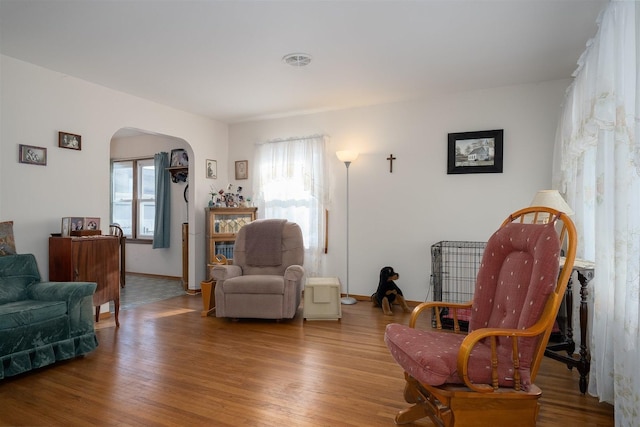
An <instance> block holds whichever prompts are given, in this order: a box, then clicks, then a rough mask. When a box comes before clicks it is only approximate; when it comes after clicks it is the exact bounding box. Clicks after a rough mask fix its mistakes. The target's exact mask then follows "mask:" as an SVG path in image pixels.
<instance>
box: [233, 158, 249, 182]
mask: <svg viewBox="0 0 640 427" xmlns="http://www.w3.org/2000/svg"><path fill="white" fill-rule="evenodd" d="M247 178H249V160H237V161H236V179H247Z"/></svg>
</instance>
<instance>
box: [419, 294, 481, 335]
mask: <svg viewBox="0 0 640 427" xmlns="http://www.w3.org/2000/svg"><path fill="white" fill-rule="evenodd" d="M471 305H472V303H471V301H470V302H466V303H454V302H446V301H427V302H423V303H421V304H418V305H417V306H416V307H415V308H414V309H413V311H412V312H411V318H410V319H409V327H411V328H415V327H416V323H417V321H418V319H419V318H420V315H421V314H422V313H424V312H425V310H427V313H429V312H430V311H429V309H433V310H432V311H431V312H432V313H435V315H436V327H437V329H442V322H441V319H440V313H441V311H442V309H443V308H448V309H450V310H453V316H454V319H453V320H454V330H455V331H456V332H460V326H459V325H458V316H457V310H460V309H470V308H471Z"/></svg>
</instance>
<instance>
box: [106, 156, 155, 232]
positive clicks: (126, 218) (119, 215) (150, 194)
mask: <svg viewBox="0 0 640 427" xmlns="http://www.w3.org/2000/svg"><path fill="white" fill-rule="evenodd" d="M155 175H156V174H155V167H154V162H153V159H152V158H149V159H136V160H115V161H113V162H112V167H111V223H116V224H119V225H120V227H121V228H122V230H123V231H124V234H125V236H127V237H129V238H131V239H140V240H148V241H152V240H153V231H154V218H155V212H156V199H155V194H156V177H155Z"/></svg>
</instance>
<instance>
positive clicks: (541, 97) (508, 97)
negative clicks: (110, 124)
mask: <svg viewBox="0 0 640 427" xmlns="http://www.w3.org/2000/svg"><path fill="white" fill-rule="evenodd" d="M568 84H569V81H568V80H562V81H554V82H547V83H543V84H535V85H526V86H516V87H504V88H497V89H492V90H485V91H479V92H472V93H459V94H451V95H449V96H443V97H439V98H433V99H428V100H423V101H415V102H404V103H398V104H390V105H381V106H374V107H369V108H359V109H352V110H346V111H344V110H343V111H336V112H327V113H321V114H313V115H306V116H299V117H293V118H283V119H276V120H267V121H256V122H248V123H240V124H235V125H231V126H230V129H229V167H231V165H232V164H233V162H234V161H235V160H244V159H248V160H249V162H250V166H251V164H252V160H253V151H254V146H255V145H254V144H255V143H257V142H261V141H266V140H269V139H274V138H286V137H292V136H305V135H311V134H317V133H324V134H327V135H329V136H330V137H331V143H330V147H329V159H330V162H331V170H330V171H329V173H330V174H331V177H332V180H333V191H332V201H333V203H332V207H331V211H330V220H329V251H328V254H327V255H326V259H325V275H329V276H339V277H340V278H341V280H342V281H343V284H344V282H345V279H346V262H345V260H346V250H345V235H346V225H345V223H346V221H345V217H346V212H345V205H346V203H345V198H346V197H345V196H346V195H345V193H346V189H345V187H346V186H345V174H346V173H345V167H344V164H342V163H340V162H339V161H338V160H337V158H336V157H335V154H334V153H335V151H337V150H342V149H355V150H357V151H359V152H360V157H359V158H358V159H357V161H355V162H354V163H352V165H351V167H350V168H349V180H350V199H351V201H350V218H351V221H350V232H351V233H350V234H351V239H350V241H349V245H350V270H349V271H350V272H349V279H350V292H351V293H352V294H355V295H371V294H372V293H373V292H374V291H375V290H376V286H377V281H378V274H379V271H380V269H381V268H382V267H384V266H386V265H391V266H393V267H394V268H395V269H396V270H397V271H399V272H400V280H399V281H398V282H397V283H398V285H399V286H400V287H401V288H402V289H403V291H404V293H405V296H407V297H408V298H409V299H411V300H417V301H422V300H425V298H427V296H428V295H427V293H428V292H429V290H430V288H429V276H430V274H431V260H430V247H431V245H432V244H434V243H436V242H439V241H442V240H469V241H486V240H487V239H488V237H489V235H490V234H491V233H492V232H493V231H495V230H496V229H497V227H498V226H499V225H500V223H501V222H502V220H503V219H504V218H505V217H506V216H507V215H508V214H509V213H510V212H512V211H514V210H516V209H519V208H521V207H525V206H528V205H529V203H530V202H531V199H532V198H533V195H534V193H535V192H536V191H537V190H539V189H544V188H549V186H550V183H551V163H552V151H553V141H554V136H555V129H556V122H557V117H558V115H559V112H560V106H561V103H562V100H563V97H564V92H565V89H566V87H567V86H568ZM492 129H504V172H503V173H501V174H467V175H447V173H446V169H447V134H448V133H450V132H468V131H479V130H492ZM391 153H392V154H393V155H394V156H395V157H396V158H397V160H395V161H394V164H393V173H389V162H388V161H387V160H386V158H387V157H388V156H389V154H391ZM250 181H251V180H249V182H243V183H244V185H245V188H246V193H245V194H246V195H251V189H252V186H251V182H250Z"/></svg>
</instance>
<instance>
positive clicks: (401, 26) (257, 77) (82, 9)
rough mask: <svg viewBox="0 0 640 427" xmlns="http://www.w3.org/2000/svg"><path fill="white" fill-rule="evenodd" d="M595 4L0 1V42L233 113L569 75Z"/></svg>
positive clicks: (74, 71)
mask: <svg viewBox="0 0 640 427" xmlns="http://www.w3.org/2000/svg"><path fill="white" fill-rule="evenodd" d="M606 3H608V1H602V0H549V1H547V0H503V1H498V0H469V1H464V0H441V1H436V0H423V1H420V0H413V1H405V0H387V1H373V0H370V1H369V0H352V1H346V0H345V1H329V0H325V1H311V0H308V1H304V0H299V1H295V0H289V1H269V0H262V1H214V0H200V1H188V0H169V1H167V0H164V1H159V0H73V1H68V0H56V1H51V0H0V51H1V53H2V54H3V55H7V56H10V57H13V58H17V59H20V60H23V61H26V62H30V63H33V64H36V65H40V66H42V67H45V68H48V69H51V70H55V71H58V72H61V73H64V74H68V75H72V76H75V77H78V78H81V79H84V80H87V81H90V82H94V83H97V84H99V85H102V86H106V87H109V88H112V89H115V90H118V91H122V92H126V93H129V94H132V95H135V96H139V97H141V98H145V99H148V100H152V101H155V102H158V103H161V104H165V105H169V106H172V107H174V108H178V109H181V110H185V111H189V112H193V113H196V114H201V115H205V116H208V117H211V118H214V119H217V120H220V121H222V122H226V123H235V122H241V121H246V120H254V119H262V118H272V117H284V116H288V115H298V114H307V113H312V112H319V111H328V110H336V109H345V108H353V107H360V106H366V105H374V104H381V103H389V102H397V101H402V100H408V99H416V98H426V97H429V96H434V95H439V94H443V93H448V92H461V91H472V90H479V89H486V88H492V87H499V86H510V85H519V84H529V83H537V82H542V81H549V80H556V79H564V78H569V77H570V76H571V73H572V72H573V71H574V70H575V68H576V61H577V60H578V58H579V56H580V54H581V53H582V52H583V51H584V49H585V46H586V42H587V40H589V39H590V38H592V37H593V36H594V35H595V34H596V31H597V25H596V19H597V16H598V13H599V12H600V10H602V8H603V7H604V6H605V4H606ZM294 52H303V53H307V54H309V55H311V57H312V61H311V63H310V64H309V65H308V66H306V67H303V68H294V67H291V66H289V65H287V64H285V63H284V62H283V61H282V57H283V56H284V55H286V54H289V53H294Z"/></svg>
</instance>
